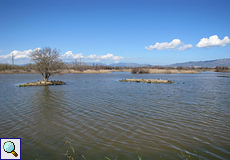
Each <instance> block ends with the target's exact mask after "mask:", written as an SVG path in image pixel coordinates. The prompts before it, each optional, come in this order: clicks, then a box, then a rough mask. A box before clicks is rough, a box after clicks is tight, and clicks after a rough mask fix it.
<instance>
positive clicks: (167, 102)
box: [0, 72, 230, 160]
mask: <svg viewBox="0 0 230 160" xmlns="http://www.w3.org/2000/svg"><path fill="white" fill-rule="evenodd" d="M217 75H223V73H212V72H206V73H201V74H145V75H132V74H131V73H128V72H114V73H109V74H64V75H55V76H53V77H51V80H62V81H64V82H66V83H67V84H66V85H60V86H33V87H17V85H18V84H22V83H26V82H32V81H37V80H39V79H40V80H42V76H41V75H38V74H9V75H0V102H1V103H0V137H1V138H16V137H20V138H21V140H22V146H21V147H22V149H21V151H22V159H25V160H26V159H29V160H35V159H40V160H46V159H47V160H51V159H55V160H57V159H60V160H62V159H63V160H64V159H66V157H65V156H63V154H65V153H66V151H67V150H68V151H69V152H71V148H70V146H69V145H65V141H66V140H69V141H70V142H71V143H72V146H73V147H74V149H75V151H76V153H77V154H78V155H79V156H81V155H82V154H83V155H84V156H85V157H86V158H87V159H90V160H99V159H101V160H102V159H105V157H108V158H110V159H111V160H115V159H116V157H118V158H117V159H118V160H134V159H138V155H140V156H141V157H142V160H152V159H169V160H170V159H182V155H181V151H183V153H184V154H190V155H192V156H193V157H194V158H193V159H198V155H199V157H200V158H201V159H202V160H211V159H213V160H217V159H230V78H223V77H217ZM134 77H135V78H151V79H158V78H160V79H168V80H172V81H175V83H174V84H147V83H130V82H119V80H121V79H124V78H134ZM194 150H195V151H196V152H197V154H196V153H195V151H194Z"/></svg>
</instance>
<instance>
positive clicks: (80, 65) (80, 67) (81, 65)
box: [0, 61, 230, 74]
mask: <svg viewBox="0 0 230 160" xmlns="http://www.w3.org/2000/svg"><path fill="white" fill-rule="evenodd" d="M58 69H73V70H77V71H81V72H83V71H84V70H88V69H91V70H102V69H103V70H123V69H132V70H131V73H133V74H135V73H140V74H141V73H149V69H166V70H174V69H177V70H213V69H215V71H216V72H230V69H229V67H226V66H216V67H215V68H212V67H183V66H178V67H162V66H147V67H119V66H107V65H98V64H97V63H93V65H88V64H87V63H85V62H77V61H75V62H72V63H63V62H62V63H60V64H59V66H58ZM5 70H16V71H17V70H23V71H26V72H30V71H31V70H36V65H35V64H33V63H29V64H26V65H14V66H13V65H11V64H7V63H5V64H1V63H0V71H5Z"/></svg>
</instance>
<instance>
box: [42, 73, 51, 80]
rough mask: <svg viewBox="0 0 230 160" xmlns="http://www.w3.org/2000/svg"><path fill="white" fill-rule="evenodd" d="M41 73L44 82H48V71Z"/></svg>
mask: <svg viewBox="0 0 230 160" xmlns="http://www.w3.org/2000/svg"><path fill="white" fill-rule="evenodd" d="M42 75H43V78H44V81H45V82H48V80H49V77H50V74H49V73H46V74H42Z"/></svg>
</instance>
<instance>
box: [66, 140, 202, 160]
mask: <svg viewBox="0 0 230 160" xmlns="http://www.w3.org/2000/svg"><path fill="white" fill-rule="evenodd" d="M65 144H68V145H69V147H70V148H71V152H69V151H68V150H67V151H66V153H65V154H63V155H64V156H65V157H67V159H68V160H87V158H86V157H85V156H84V155H81V156H78V155H77V153H76V152H75V150H74V148H73V146H72V144H71V142H70V141H68V140H67V141H66V142H65ZM139 149H140V148H139ZM194 152H195V155H196V158H194V157H192V156H191V155H189V154H187V155H186V154H185V153H183V152H182V151H181V155H182V157H183V160H196V159H197V160H201V159H200V156H199V155H198V153H197V152H196V151H195V150H194ZM136 154H137V159H138V160H142V156H141V155H140V154H139V153H138V152H137V153H136ZM197 157H198V158H197ZM105 159H106V160H111V159H110V158H109V157H105ZM160 159H161V157H160ZM114 160H118V157H116V158H115V159H114Z"/></svg>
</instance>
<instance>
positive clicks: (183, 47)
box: [178, 44, 192, 51]
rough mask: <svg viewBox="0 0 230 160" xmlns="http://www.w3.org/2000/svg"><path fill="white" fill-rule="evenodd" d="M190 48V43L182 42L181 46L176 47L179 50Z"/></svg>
mask: <svg viewBox="0 0 230 160" xmlns="http://www.w3.org/2000/svg"><path fill="white" fill-rule="evenodd" d="M190 48H192V45H191V44H184V45H182V46H181V47H179V48H178V49H179V50H180V51H184V50H186V49H190Z"/></svg>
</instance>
